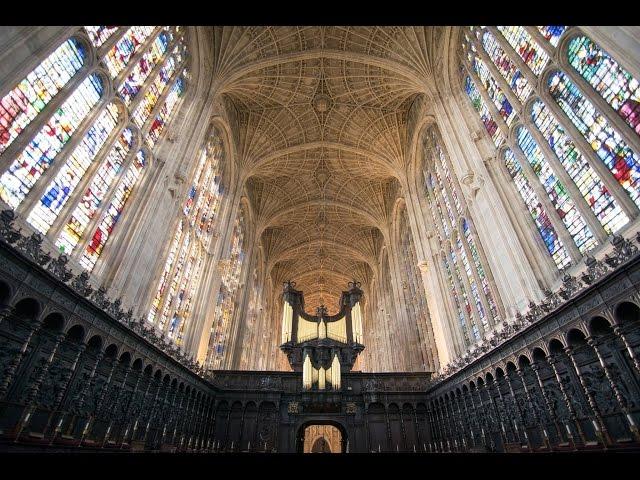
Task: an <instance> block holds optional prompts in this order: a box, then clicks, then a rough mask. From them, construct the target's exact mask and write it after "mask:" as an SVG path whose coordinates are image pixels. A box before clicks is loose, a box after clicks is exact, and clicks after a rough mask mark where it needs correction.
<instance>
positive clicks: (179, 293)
mask: <svg viewBox="0 0 640 480" xmlns="http://www.w3.org/2000/svg"><path fill="white" fill-rule="evenodd" d="M223 164H224V149H223V144H222V140H221V138H220V135H219V133H218V132H217V130H216V129H215V128H213V127H212V129H211V130H210V132H209V134H208V136H207V139H206V141H205V144H204V145H203V147H202V149H201V150H200V153H199V156H198V164H197V167H196V170H195V173H194V177H193V181H192V183H191V187H190V188H189V191H188V193H187V198H186V199H185V201H184V204H183V208H182V215H181V218H180V220H179V222H178V225H177V227H176V232H175V234H174V235H173V240H172V243H171V246H170V248H169V254H168V256H167V260H166V261H165V264H164V268H163V270H162V273H161V275H160V280H159V282H158V288H157V290H156V295H155V297H154V299H153V302H152V305H151V309H150V311H149V315H148V316H147V320H148V321H149V322H150V323H152V324H153V325H155V326H156V328H157V329H158V330H159V331H160V332H162V334H164V335H166V336H167V337H168V338H170V339H172V340H174V341H175V342H176V343H177V344H178V345H179V344H180V343H181V342H182V337H183V334H184V331H185V327H186V326H187V324H188V323H189V322H190V321H191V313H192V306H193V301H194V299H195V297H196V293H197V289H198V287H199V286H200V280H201V278H202V272H203V270H204V266H205V262H206V259H207V251H209V249H210V246H211V242H212V238H213V226H214V223H215V220H216V218H217V216H218V213H219V210H220V205H221V199H222V195H223V193H224V188H223V187H222V184H221V177H222V168H223Z"/></svg>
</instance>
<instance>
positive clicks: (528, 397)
mask: <svg viewBox="0 0 640 480" xmlns="http://www.w3.org/2000/svg"><path fill="white" fill-rule="evenodd" d="M516 373H517V375H518V378H519V379H520V383H522V391H523V392H524V396H525V398H526V400H527V405H529V408H530V409H531V414H532V415H533V421H534V422H535V423H536V424H537V425H538V426H539V427H540V430H541V431H542V438H543V441H544V444H545V446H546V447H547V448H548V449H551V442H550V441H549V434H548V433H547V427H546V425H545V424H544V423H543V420H542V417H541V416H540V415H539V414H538V411H537V409H536V405H535V404H534V402H533V398H532V397H531V393H529V389H528V388H527V382H526V379H525V375H524V371H523V370H522V369H521V368H520V367H516ZM556 427H557V426H556ZM558 434H559V436H560V438H562V436H561V435H560V432H558Z"/></svg>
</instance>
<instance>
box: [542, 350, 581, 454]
mask: <svg viewBox="0 0 640 480" xmlns="http://www.w3.org/2000/svg"><path fill="white" fill-rule="evenodd" d="M547 361H548V363H549V365H550V366H551V370H552V371H553V374H554V376H555V379H556V382H558V386H559V387H560V392H561V393H562V397H563V399H564V402H565V404H566V406H567V410H568V411H569V415H570V417H571V419H572V420H573V423H574V426H575V428H576V430H577V432H578V435H579V436H580V440H581V441H582V443H586V437H585V435H584V431H583V430H582V425H580V420H579V419H578V415H577V414H576V410H575V408H574V407H573V404H572V403H571V399H570V398H569V395H568V394H567V389H566V387H565V385H564V383H563V382H562V377H561V376H560V373H559V372H558V368H557V367H556V362H557V361H558V359H557V358H556V357H553V356H548V357H547ZM537 373H538V372H537V371H536V374H537ZM538 380H540V377H538ZM542 391H543V392H544V389H543V390H542ZM566 427H567V433H568V434H569V436H570V437H571V439H572V440H573V433H571V430H570V428H569V426H568V425H567V426H566ZM574 443H575V442H574Z"/></svg>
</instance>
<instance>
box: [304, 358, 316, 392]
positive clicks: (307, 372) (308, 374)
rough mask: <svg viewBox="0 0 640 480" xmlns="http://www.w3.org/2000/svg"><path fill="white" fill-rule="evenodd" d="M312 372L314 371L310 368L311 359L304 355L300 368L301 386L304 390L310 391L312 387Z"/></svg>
mask: <svg viewBox="0 0 640 480" xmlns="http://www.w3.org/2000/svg"><path fill="white" fill-rule="evenodd" d="M312 370H314V368H313V367H312V366H311V358H309V354H308V353H305V355H304V364H303V366H302V386H303V387H304V389H305V390H310V389H311V386H312V385H313V375H312Z"/></svg>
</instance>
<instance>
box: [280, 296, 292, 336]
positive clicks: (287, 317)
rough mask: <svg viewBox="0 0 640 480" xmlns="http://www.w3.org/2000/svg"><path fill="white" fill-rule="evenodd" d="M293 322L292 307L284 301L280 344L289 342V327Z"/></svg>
mask: <svg viewBox="0 0 640 480" xmlns="http://www.w3.org/2000/svg"><path fill="white" fill-rule="evenodd" d="M292 322H293V307H292V306H291V305H290V304H289V302H287V301H286V300H285V301H284V307H283V309H282V342H281V343H287V342H289V341H291V327H292Z"/></svg>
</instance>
